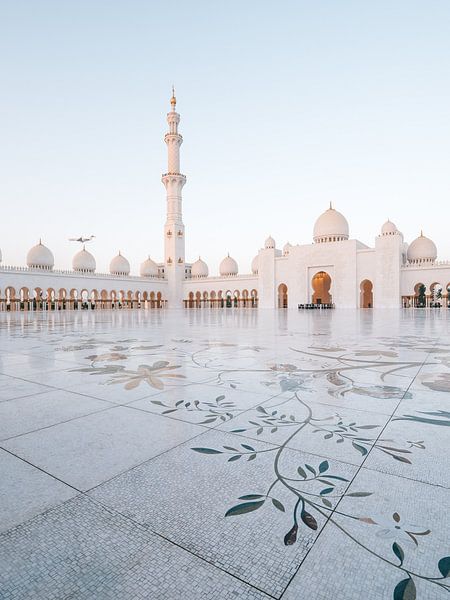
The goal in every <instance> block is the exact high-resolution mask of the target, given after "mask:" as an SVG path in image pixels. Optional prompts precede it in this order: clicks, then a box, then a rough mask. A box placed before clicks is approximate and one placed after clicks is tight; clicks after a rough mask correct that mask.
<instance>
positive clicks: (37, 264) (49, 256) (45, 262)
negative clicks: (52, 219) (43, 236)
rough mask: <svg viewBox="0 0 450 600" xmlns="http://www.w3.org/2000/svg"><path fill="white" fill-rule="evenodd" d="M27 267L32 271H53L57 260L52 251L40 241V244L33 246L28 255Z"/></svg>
mask: <svg viewBox="0 0 450 600" xmlns="http://www.w3.org/2000/svg"><path fill="white" fill-rule="evenodd" d="M27 265H28V266H29V267H30V268H32V269H47V270H51V269H53V267H54V265H55V259H54V258H53V253H52V251H51V250H49V249H48V248H47V246H44V244H43V243H42V242H41V240H39V244H37V245H36V246H33V248H31V250H30V251H29V252H28V254H27Z"/></svg>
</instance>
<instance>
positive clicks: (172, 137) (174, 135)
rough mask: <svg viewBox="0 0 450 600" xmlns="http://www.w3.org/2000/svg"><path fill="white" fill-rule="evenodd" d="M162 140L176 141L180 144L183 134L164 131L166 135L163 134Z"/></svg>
mask: <svg viewBox="0 0 450 600" xmlns="http://www.w3.org/2000/svg"><path fill="white" fill-rule="evenodd" d="M164 141H165V142H166V144H167V143H168V142H172V141H177V142H179V143H180V144H182V143H183V136H182V135H181V134H180V133H166V135H165V136H164Z"/></svg>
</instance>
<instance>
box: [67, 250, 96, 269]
mask: <svg viewBox="0 0 450 600" xmlns="http://www.w3.org/2000/svg"><path fill="white" fill-rule="evenodd" d="M96 266H97V265H96V263H95V258H94V257H93V256H92V254H91V253H90V252H88V251H87V250H86V249H85V247H84V246H83V250H80V251H79V252H77V253H76V254H75V256H74V257H73V259H72V269H73V270H74V271H79V272H81V273H93V272H94V271H95V267H96Z"/></svg>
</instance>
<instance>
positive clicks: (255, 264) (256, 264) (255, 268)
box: [252, 254, 259, 275]
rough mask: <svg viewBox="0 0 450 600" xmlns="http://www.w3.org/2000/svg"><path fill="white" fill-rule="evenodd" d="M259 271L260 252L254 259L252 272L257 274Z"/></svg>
mask: <svg viewBox="0 0 450 600" xmlns="http://www.w3.org/2000/svg"><path fill="white" fill-rule="evenodd" d="M258 271H259V254H257V255H256V256H255V258H254V259H253V260H252V273H253V275H256V274H257V273H258Z"/></svg>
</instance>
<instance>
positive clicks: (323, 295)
mask: <svg viewBox="0 0 450 600" xmlns="http://www.w3.org/2000/svg"><path fill="white" fill-rule="evenodd" d="M311 284H312V288H313V296H312V301H313V304H331V302H332V296H331V294H330V288H331V277H330V276H329V275H328V273H326V272H325V271H319V272H318V273H316V274H315V275H314V277H313V278H312V281H311Z"/></svg>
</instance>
